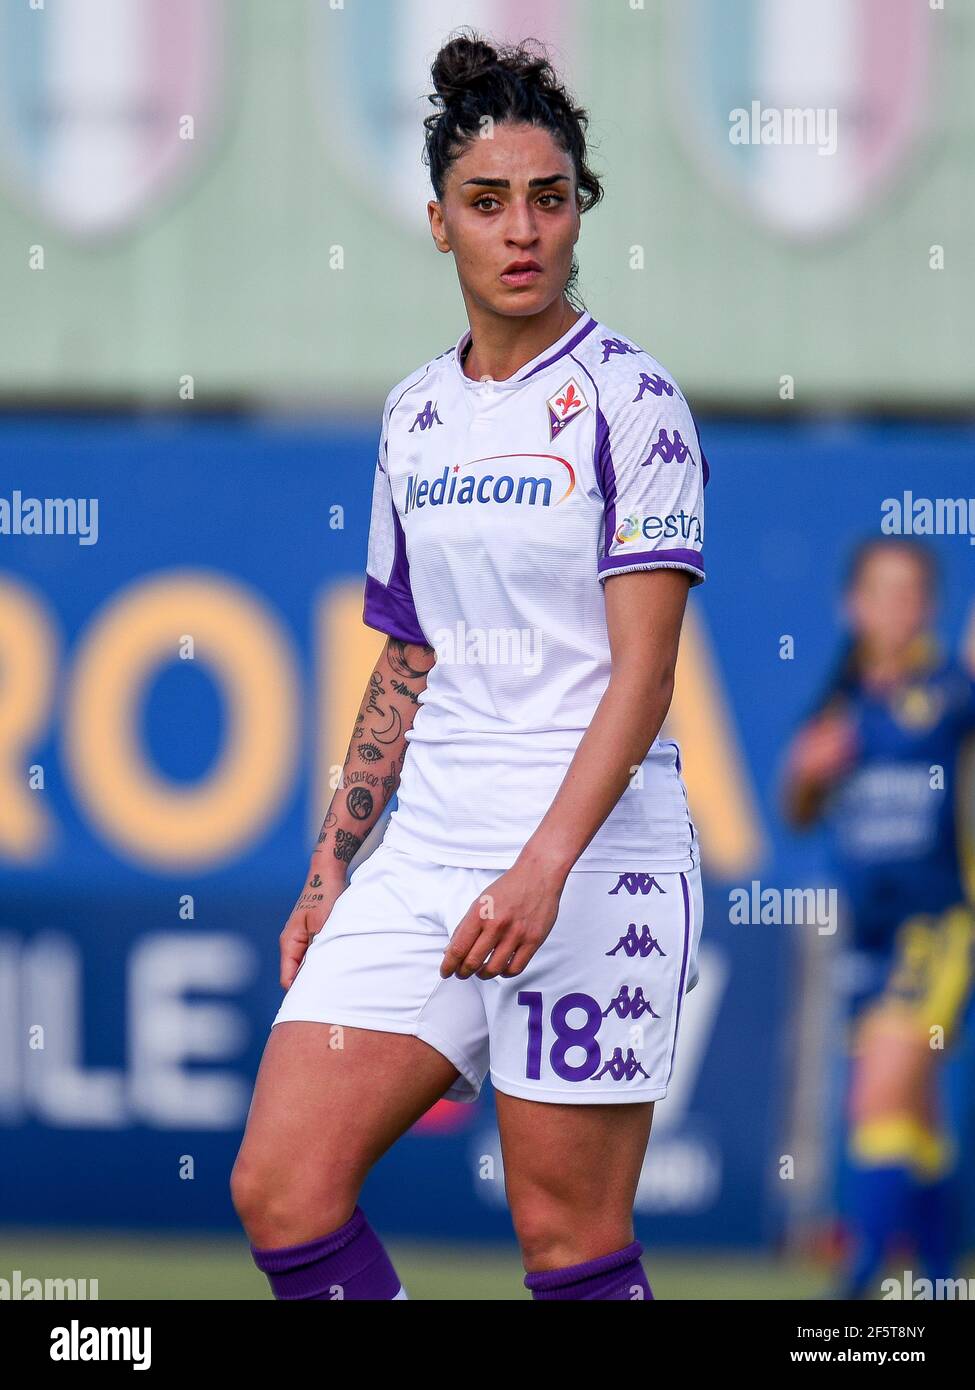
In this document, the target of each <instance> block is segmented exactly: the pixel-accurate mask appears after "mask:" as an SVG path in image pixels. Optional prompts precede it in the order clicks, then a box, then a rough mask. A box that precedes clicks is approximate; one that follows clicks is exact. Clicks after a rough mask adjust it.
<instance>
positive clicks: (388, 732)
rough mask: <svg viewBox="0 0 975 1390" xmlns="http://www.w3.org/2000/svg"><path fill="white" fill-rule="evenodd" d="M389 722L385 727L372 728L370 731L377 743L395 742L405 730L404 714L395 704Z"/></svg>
mask: <svg viewBox="0 0 975 1390" xmlns="http://www.w3.org/2000/svg"><path fill="white" fill-rule="evenodd" d="M389 713H390V719H389V724H388V725H387V726H386V728H385V729H370V730H369V732H370V733H371V734H372V736H373V738H374V739H375V740H376V742H377V743H395V742H396V740H397V739H398V738H399V737H400V736H401V735H402V732H403V716H402V715H401V714H400V712H399V710H398V709H397V708H396V706H395V705H393V707H392V709H391V710H390V712H389Z"/></svg>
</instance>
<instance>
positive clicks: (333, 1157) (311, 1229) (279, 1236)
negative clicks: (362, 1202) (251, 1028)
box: [231, 1021, 459, 1248]
mask: <svg viewBox="0 0 975 1390" xmlns="http://www.w3.org/2000/svg"><path fill="white" fill-rule="evenodd" d="M458 1074H459V1073H458V1072H457V1069H456V1068H455V1067H454V1066H452V1065H451V1063H450V1062H448V1061H447V1059H446V1057H444V1056H442V1055H441V1054H440V1053H439V1052H437V1051H436V1049H435V1048H433V1047H431V1046H430V1045H429V1044H428V1043H425V1042H423V1041H422V1040H421V1039H420V1038H415V1037H412V1036H411V1035H408V1034H399V1033H381V1032H378V1031H374V1030H372V1029H367V1028H349V1027H344V1026H343V1027H339V1026H338V1025H331V1024H327V1023H306V1022H297V1021H289V1022H285V1023H278V1024H276V1025H275V1026H274V1027H273V1028H272V1029H271V1035H270V1037H269V1038H268V1041H267V1045H266V1046H265V1048H264V1055H263V1057H262V1058H261V1065H260V1069H259V1070H258V1074H257V1081H256V1083H255V1086H254V1094H253V1097H252V1099H251V1104H250V1110H249V1112H248V1116H247V1126H246V1129H245V1131H244V1138H243V1141H242V1143H241V1146H240V1151H239V1153H238V1155H237V1161H236V1163H235V1165H234V1171H233V1176H232V1178H231V1191H232V1194H233V1199H234V1205H235V1206H236V1208H237V1212H238V1214H239V1216H240V1218H241V1221H242V1223H243V1225H244V1228H245V1230H246V1232H247V1235H248V1237H249V1238H250V1240H251V1242H252V1243H253V1244H254V1245H256V1246H258V1247H262V1246H263V1247H266V1248H274V1247H277V1246H282V1245H296V1244H300V1243H302V1242H304V1241H307V1240H312V1239H314V1238H315V1237H316V1236H320V1235H324V1234H326V1233H327V1232H329V1231H334V1230H336V1229H337V1228H338V1227H339V1226H341V1225H344V1223H345V1222H346V1221H348V1219H349V1218H350V1216H351V1215H352V1212H353V1210H354V1208H355V1204H356V1201H357V1199H358V1194H359V1190H360V1188H361V1186H362V1183H363V1181H364V1179H365V1177H366V1175H367V1173H368V1172H369V1169H370V1168H371V1167H372V1165H373V1164H374V1163H375V1162H376V1161H377V1160H378V1159H379V1158H380V1157H381V1156H382V1155H383V1154H384V1153H385V1152H386V1150H387V1149H389V1148H390V1146H391V1145H392V1144H394V1143H395V1141H396V1140H397V1139H398V1138H399V1137H400V1135H401V1134H404V1133H405V1132H406V1130H408V1129H409V1128H410V1127H411V1126H412V1125H413V1124H415V1123H416V1121H417V1120H418V1119H420V1117H421V1116H422V1115H423V1114H425V1112H426V1111H427V1110H429V1108H430V1106H431V1105H433V1104H434V1103H435V1102H436V1101H437V1100H439V1099H440V1097H441V1096H442V1095H443V1093H444V1092H445V1091H446V1090H447V1089H448V1087H449V1086H451V1085H452V1084H453V1082H454V1081H456V1080H457V1077H458Z"/></svg>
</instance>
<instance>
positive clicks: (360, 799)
mask: <svg viewBox="0 0 975 1390" xmlns="http://www.w3.org/2000/svg"><path fill="white" fill-rule="evenodd" d="M345 804H346V806H348V808H349V815H350V816H353V817H354V818H355V819H356V820H368V819H369V817H370V816H371V815H372V806H373V802H372V792H370V791H367V790H366V788H365V787H353V788H352V790H351V791H350V792H349V794H348V796H347V797H346V798H345Z"/></svg>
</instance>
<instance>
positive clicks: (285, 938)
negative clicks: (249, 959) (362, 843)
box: [278, 855, 346, 989]
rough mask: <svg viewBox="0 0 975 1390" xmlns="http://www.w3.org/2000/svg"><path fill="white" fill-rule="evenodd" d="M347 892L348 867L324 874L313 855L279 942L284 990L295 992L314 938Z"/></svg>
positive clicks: (330, 870) (331, 870) (282, 986)
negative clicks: (295, 984)
mask: <svg viewBox="0 0 975 1390" xmlns="http://www.w3.org/2000/svg"><path fill="white" fill-rule="evenodd" d="M345 889H346V870H345V867H344V866H341V867H340V870H339V871H338V872H337V871H336V870H334V869H331V868H329V869H328V870H327V872H323V871H322V865H321V864H316V862H315V856H314V855H313V856H312V861H311V867H310V868H309V870H308V877H307V878H306V879H305V886H304V888H303V889H302V890H301V893H300V894H299V896H298V901H297V902H296V903H295V905H294V907H293V908H292V909H291V916H290V917H289V918H288V920H287V922H285V924H284V930H283V931H282V933H281V935H280V937H279V938H278V940H279V942H280V946H281V988H282V989H290V988H291V984H292V982H293V980H294V977H295V976H296V975H297V973H298V967H299V966H300V965H301V962H302V961H303V960H304V958H305V952H306V951H307V950H308V947H309V945H310V944H311V940H312V938H313V937H314V936H317V934H318V933H319V932H320V931H321V929H322V927H323V926H324V925H325V923H326V921H327V920H328V916H329V913H330V912H331V911H332V907H333V905H334V903H335V900H336V898H338V896H339V895H340V894H341V893H344V892H345Z"/></svg>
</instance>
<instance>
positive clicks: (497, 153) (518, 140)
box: [232, 35, 707, 1299]
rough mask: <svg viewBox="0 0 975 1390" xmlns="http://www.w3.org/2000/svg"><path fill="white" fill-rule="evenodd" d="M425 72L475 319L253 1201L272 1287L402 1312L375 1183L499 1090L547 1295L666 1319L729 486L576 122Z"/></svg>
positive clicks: (338, 823)
mask: <svg viewBox="0 0 975 1390" xmlns="http://www.w3.org/2000/svg"><path fill="white" fill-rule="evenodd" d="M432 76H433V81H434V84H435V87H436V93H437V95H436V96H432V97H431V98H430V100H431V101H432V102H433V103H434V104H435V105H437V106H438V108H439V109H438V111H437V113H436V114H434V115H431V116H430V117H429V118H428V119H427V121H426V122H425V125H426V152H427V159H428V161H429V166H430V174H431V181H432V184H433V189H434V192H435V194H436V200H435V201H431V202H430V203H429V205H428V211H429V216H430V227H431V232H432V236H433V240H434V243H435V245H436V247H437V249H438V250H439V251H441V252H443V253H448V252H450V253H453V256H454V263H455V266H456V269H457V274H458V278H459V280H460V288H461V293H462V295H463V297H464V303H465V306H466V309H467V315H468V318H469V322H470V328H469V330H467V331H465V332H464V334H463V335H462V336H461V338H460V340H459V341H458V342H457V344H456V346H454V347H451V348H449V349H448V350H447V351H445V352H443V353H441V354H440V355H439V356H438V357H435V358H434V359H433V360H432V361H429V362H426V363H425V364H424V365H423V366H421V367H419V368H418V369H417V370H416V371H414V372H411V373H410V375H409V376H408V377H406V378H405V379H404V380H403V381H401V382H399V383H398V385H396V386H395V387H394V388H393V390H392V391H391V392H390V393H389V396H388V398H387V400H386V406H385V410H384V412H383V423H382V431H381V440H380V447H379V457H378V460H377V464H376V471H375V478H374V492H373V503H372V517H371V525H370V534H369V549H368V561H367V578H366V588H365V615H364V616H365V621H366V623H367V624H369V625H370V626H372V627H374V628H376V629H378V630H379V631H380V632H383V633H385V634H387V639H388V640H387V642H386V644H385V646H384V648H383V650H382V653H381V655H380V657H379V659H378V661H377V662H376V667H375V670H374V671H373V673H372V675H371V677H370V680H369V684H368V687H367V689H366V691H365V693H364V695H363V700H362V705H361V708H360V710H359V714H358V718H357V721H356V725H355V728H354V731H353V734H352V739H351V742H350V744H349V751H348V756H347V758H346V763H345V771H344V779H343V785H342V786H341V788H340V789H339V790H338V791H337V792H336V794H335V797H334V798H333V800H332V803H331V805H330V807H329V810H328V813H327V815H326V817H325V822H324V824H323V826H322V830H321V835H320V837H319V843H318V845H317V846H316V848H315V851H314V853H313V854H312V858H311V865H310V869H309V875H308V879H307V882H306V884H305V888H304V892H303V893H302V895H301V896H300V898H299V900H298V902H297V904H296V907H295V909H294V911H293V913H292V915H291V917H290V918H289V920H288V923H287V925H286V926H285V928H284V931H283V932H282V934H281V960H282V968H281V981H282V985H283V986H284V987H285V988H286V989H287V994H286V996H285V999H284V1002H283V1004H282V1006H281V1008H280V1010H279V1012H278V1014H277V1016H276V1018H275V1020H274V1026H273V1027H272V1031H271V1036H270V1038H269V1040H268V1043H267V1047H266V1050H265V1053H264V1057H263V1060H262V1063H261V1067H260V1072H259V1075H258V1078H257V1083H256V1088H255V1093H254V1098H253V1102H252V1105H251V1111H250V1115H249V1118H248V1124H247V1130H246V1134H245V1137H244V1141H243V1144H242V1147H241V1152H240V1154H239V1156H238V1160H237V1163H236V1166H235V1169H234V1175H233V1180H232V1192H233V1197H234V1201H235V1204H236V1207H237V1210H238V1212H239V1214H240V1217H241V1220H242V1222H243V1224H244V1226H245V1229H246V1231H247V1233H248V1236H249V1238H250V1240H251V1242H252V1248H253V1253H254V1258H255V1260H256V1262H257V1264H258V1265H259V1267H260V1268H261V1269H263V1270H265V1271H266V1272H267V1274H268V1276H269V1279H270V1282H271V1285H272V1288H273V1291H274V1293H275V1295H276V1296H277V1297H279V1298H322V1299H324V1298H329V1297H339V1296H341V1297H345V1298H352V1299H392V1298H405V1297H406V1294H405V1292H404V1291H403V1289H402V1287H401V1284H400V1280H399V1278H398V1276H397V1275H396V1274H395V1272H394V1270H393V1268H392V1265H391V1263H390V1261H389V1258H388V1256H387V1255H386V1252H385V1251H384V1249H383V1247H382V1245H381V1244H380V1242H379V1240H378V1238H377V1237H376V1235H375V1234H374V1233H373V1231H372V1230H371V1228H370V1226H369V1225H368V1223H367V1221H366V1218H365V1216H364V1214H363V1212H362V1211H361V1209H360V1208H359V1206H358V1205H357V1199H358V1194H359V1191H360V1188H361V1185H362V1182H363V1179H364V1178H365V1176H366V1174H367V1172H368V1171H369V1169H370V1167H371V1165H372V1164H373V1163H375V1161H376V1160H377V1159H378V1158H379V1157H380V1155H381V1154H382V1153H383V1152H384V1151H385V1150H386V1149H388V1148H389V1146H390V1145H391V1144H393V1143H394V1142H395V1140H396V1139H397V1138H398V1137H399V1136H400V1135H401V1134H403V1133H404V1132H405V1131H406V1130H408V1129H409V1128H410V1126H411V1125H413V1124H414V1123H415V1121H416V1120H418V1119H419V1118H420V1116H421V1115H423V1113H424V1112H425V1111H426V1110H427V1109H428V1108H429V1107H430V1106H431V1105H432V1104H433V1103H434V1102H435V1101H437V1100H438V1099H439V1098H440V1097H441V1096H445V1095H446V1096H447V1097H449V1098H451V1099H455V1100H467V1101H470V1100H473V1099H475V1098H476V1096H477V1094H478V1091H479V1089H480V1086H481V1083H482V1081H483V1079H484V1076H485V1074H486V1073H487V1071H488V1069H490V1073H491V1080H492V1083H493V1086H494V1089H495V1092H496V1096H497V1113H498V1124H499V1128H500V1133H501V1140H502V1151H503V1157H504V1166H505V1181H506V1191H507V1197H508V1202H509V1204H510V1207H511V1212H512V1216H513V1221H514V1226H515V1230H516V1232H517V1236H518V1240H519V1242H520V1245H521V1250H522V1254H523V1258H524V1263H525V1267H526V1269H527V1271H528V1273H527V1277H526V1280H525V1283H526V1285H527V1286H528V1287H529V1288H530V1289H531V1291H532V1294H533V1296H534V1297H535V1298H540V1299H545V1298H558V1299H638V1298H651V1297H652V1293H651V1289H650V1285H649V1284H648V1282H647V1278H646V1275H645V1273H644V1271H643V1267H642V1265H641V1263H640V1255H641V1254H642V1247H641V1245H640V1244H639V1243H638V1242H637V1241H636V1240H634V1235H633V1223H632V1208H633V1199H634V1194H635V1190H636V1186H637V1180H638V1178H639V1175H640V1170H641V1166H642V1163H643V1158H644V1153H645V1150H646V1147H647V1142H648V1138H649V1132H650V1122H651V1115H652V1112H653V1106H654V1102H655V1101H657V1100H659V1099H661V1098H662V1097H663V1096H665V1095H666V1093H667V1087H668V1083H669V1081H670V1077H671V1072H672V1069H673V1066H674V1055H675V1049H676V1044H677V1036H678V1027H679V1023H680V1017H681V1006H682V1003H683V999H684V995H685V993H686V991H687V990H688V989H690V988H691V987H692V986H693V985H694V984H695V983H696V978H697V948H698V941H699V937H700V932H701V919H702V897H701V885H700V870H699V851H698V841H697V833H696V831H695V828H694V826H693V824H692V822H691V819H690V816H689V813H688V807H687V800H686V793H685V788H684V784H683V782H682V779H681V775H680V772H681V764H680V752H679V750H678V748H677V745H676V744H675V743H673V742H669V741H668V742H661V741H660V740H659V739H658V737H657V735H658V731H659V730H660V727H661V724H662V722H663V719H664V716H665V715H666V713H667V710H668V707H669V705H670V701H671V696H672V692H673V684H674V667H675V661H676V656H677V647H678V639H679V636H680V629H681V622H682V617H683V612H684V606H685V602H686V599H687V591H688V589H689V588H690V587H691V586H692V585H696V584H699V583H700V582H701V581H702V580H703V578H704V570H703V562H702V557H701V544H702V538H703V512H702V497H703V490H704V483H705V480H706V478H707V466H706V462H705V460H704V458H703V456H702V453H701V448H700V443H699V441H698V437H697V431H696V428H695V424H694V420H693V418H692V415H691V411H690V409H689V407H688V405H687V402H686V400H685V399H684V397H683V395H682V394H681V392H680V390H679V389H678V387H677V385H676V383H675V382H674V379H673V377H672V376H671V375H670V374H669V373H668V372H667V371H666V370H665V369H664V368H663V367H662V366H661V365H660V363H659V362H657V361H655V359H654V358H652V357H650V356H649V355H648V354H647V353H646V352H645V351H643V349H642V348H640V347H638V346H637V345H636V344H635V343H633V342H632V341H631V340H630V339H629V338H627V337H626V336H625V335H623V334H620V333H617V332H614V331H613V330H612V329H610V328H607V327H606V325H605V324H603V323H601V322H599V321H598V320H597V319H595V318H594V317H592V316H591V315H590V314H589V313H587V312H586V311H584V310H582V309H580V308H578V307H576V305H575V303H574V300H573V288H574V280H575V277H576V267H575V264H574V255H573V248H574V246H575V243H576V240H577V238H578V235H579V226H580V215H581V214H582V213H583V212H585V211H586V210H587V209H588V208H590V207H592V205H593V204H594V203H595V202H596V201H597V200H598V199H599V197H600V196H601V195H602V189H601V187H600V184H599V182H598V181H597V179H596V178H595V176H594V175H593V173H592V172H591V170H590V169H589V167H588V166H587V163H586V145H585V138H584V132H585V127H586V124H587V116H586V113H585V112H584V111H583V110H581V109H578V108H576V107H575V106H574V105H573V102H572V100H571V99H570V97H569V95H568V94H567V92H566V91H565V89H564V88H563V87H562V86H561V85H560V84H559V82H558V81H557V78H556V75H555V73H554V72H553V70H552V68H551V66H550V64H549V63H548V61H546V59H545V58H544V56H539V54H537V53H536V52H534V51H532V48H531V47H529V45H528V44H527V43H526V44H522V45H520V46H518V47H517V48H513V49H507V50H502V51H500V52H498V51H496V50H495V48H493V47H492V46H490V45H489V44H488V43H486V42H484V41H483V40H481V39H479V38H478V37H477V36H476V35H475V36H473V37H468V36H463V37H459V38H455V39H453V40H451V41H450V42H448V43H447V44H446V45H445V46H444V47H443V48H442V49H441V51H440V53H439V54H438V56H437V58H436V60H435V62H434V64H433V68H432ZM609 581H611V582H609ZM397 788H398V791H399V797H398V804H397V808H396V810H395V811H394V812H393V814H392V815H391V817H390V819H389V823H388V825H387V827H386V832H385V837H384V839H383V840H382V843H381V844H380V845H379V846H378V848H377V849H376V850H375V852H374V853H373V854H372V855H371V856H370V857H368V858H367V859H366V860H365V861H364V862H363V863H361V864H360V865H359V866H358V867H357V868H356V869H355V870H354V872H353V873H352V875H351V878H350V879H349V882H348V885H346V866H347V864H348V862H349V861H350V859H351V858H352V857H353V855H354V854H355V852H356V850H357V849H358V848H359V846H360V845H361V844H362V841H363V839H364V837H365V835H366V834H367V833H368V831H369V830H370V828H371V827H372V825H374V823H375V822H376V820H377V819H378V817H379V816H380V814H381V812H382V810H383V807H384V805H385V803H386V802H387V801H388V799H389V798H390V797H391V796H392V794H393V792H394V790H396V789H397ZM326 924H327V926H326ZM323 926H326V929H325V930H322V928H323Z"/></svg>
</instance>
